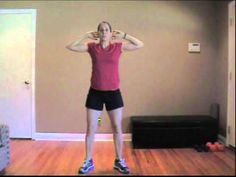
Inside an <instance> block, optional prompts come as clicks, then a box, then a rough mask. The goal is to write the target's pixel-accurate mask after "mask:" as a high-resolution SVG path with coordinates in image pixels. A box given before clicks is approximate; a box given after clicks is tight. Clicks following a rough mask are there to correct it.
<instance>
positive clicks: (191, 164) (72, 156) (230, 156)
mask: <svg viewBox="0 0 236 177" xmlns="http://www.w3.org/2000/svg"><path fill="white" fill-rule="evenodd" d="M123 150H124V151H123V153H124V157H125V159H126V163H127V165H128V166H129V168H130V170H131V174H130V175H137V176H139V175H149V176H154V175H183V176H191V175H203V176H204V175H223V176H235V152H233V151H232V150H230V149H228V148H226V149H225V151H223V152H197V151H196V150H195V149H193V148H168V149H164V148H163V149H133V148H132V145H131V142H124V148H123ZM84 157H85V144H84V142H76V141H31V140H11V141H10V158H11V161H10V165H9V166H8V167H7V168H6V169H5V174H4V175H70V176H75V175H78V169H79V167H80V166H81V165H82V162H83V160H84ZM114 159H115V150H114V144H113V142H112V141H111V142H95V144H94V152H93V160H94V164H95V170H94V171H93V172H91V173H89V174H88V175H90V176H93V175H97V176H98V175H105V176H108V175H109V176H116V175H122V174H120V173H119V172H118V171H116V170H114V169H113V165H114Z"/></svg>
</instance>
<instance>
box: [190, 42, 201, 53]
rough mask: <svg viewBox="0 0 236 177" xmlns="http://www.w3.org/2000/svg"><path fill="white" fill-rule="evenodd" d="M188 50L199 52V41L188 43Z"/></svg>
mask: <svg viewBox="0 0 236 177" xmlns="http://www.w3.org/2000/svg"><path fill="white" fill-rule="evenodd" d="M188 51H189V52H198V53H199V52H200V43H188Z"/></svg>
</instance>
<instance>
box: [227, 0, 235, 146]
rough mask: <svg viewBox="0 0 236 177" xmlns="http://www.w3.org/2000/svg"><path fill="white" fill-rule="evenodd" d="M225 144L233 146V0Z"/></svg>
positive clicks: (230, 6) (230, 16)
mask: <svg viewBox="0 0 236 177" xmlns="http://www.w3.org/2000/svg"><path fill="white" fill-rule="evenodd" d="M228 9H229V25H228V26H229V30H228V32H229V33H228V35H229V37H228V39H229V52H228V60H229V63H228V75H229V79H228V110H227V145H231V146H233V147H235V1H232V2H230V3H229V8H228Z"/></svg>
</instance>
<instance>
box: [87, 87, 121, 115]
mask: <svg viewBox="0 0 236 177" xmlns="http://www.w3.org/2000/svg"><path fill="white" fill-rule="evenodd" d="M103 104H105V106H106V110H107V111H110V110H113V109H117V108H121V107H123V106H124V103H123V99H122V95H121V92H120V89H118V90H114V91H113V90H112V91H100V90H95V89H93V88H90V89H89V93H88V95H87V100H86V104H85V106H86V107H87V108H90V109H95V110H99V111H102V110H103Z"/></svg>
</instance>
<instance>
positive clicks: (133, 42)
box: [113, 30, 144, 51]
mask: <svg viewBox="0 0 236 177" xmlns="http://www.w3.org/2000/svg"><path fill="white" fill-rule="evenodd" d="M113 33H114V36H115V37H116V38H120V39H124V40H126V41H127V42H125V43H124V45H122V49H123V50H124V51H133V50H137V49H139V48H142V47H143V46H144V44H143V42H142V41H140V40H139V39H137V38H135V37H133V36H131V35H129V34H127V33H124V32H122V31H119V30H115V31H114V32H113Z"/></svg>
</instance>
